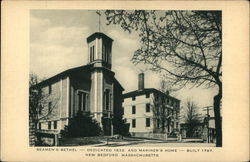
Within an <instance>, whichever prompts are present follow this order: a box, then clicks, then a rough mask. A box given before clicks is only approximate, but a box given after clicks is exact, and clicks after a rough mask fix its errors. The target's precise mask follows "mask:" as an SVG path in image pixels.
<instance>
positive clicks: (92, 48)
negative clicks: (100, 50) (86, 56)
mask: <svg viewBox="0 0 250 162" xmlns="http://www.w3.org/2000/svg"><path fill="white" fill-rule="evenodd" d="M94 57H95V46H92V47H90V62H92V61H94Z"/></svg>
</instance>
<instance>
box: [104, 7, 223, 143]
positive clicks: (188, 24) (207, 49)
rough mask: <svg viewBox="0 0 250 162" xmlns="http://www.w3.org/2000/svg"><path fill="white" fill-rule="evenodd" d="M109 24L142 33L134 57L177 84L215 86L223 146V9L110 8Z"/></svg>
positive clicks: (218, 136) (218, 140)
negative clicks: (151, 9)
mask: <svg viewBox="0 0 250 162" xmlns="http://www.w3.org/2000/svg"><path fill="white" fill-rule="evenodd" d="M105 14H106V17H107V24H108V25H109V24H120V25H121V27H122V28H123V29H124V30H125V31H128V32H131V31H133V30H134V31H137V32H138V33H139V37H140V41H141V47H140V49H138V50H137V51H135V53H134V56H133V58H132V62H133V63H134V64H138V63H144V64H148V65H150V66H151V70H154V71H159V72H161V73H162V74H163V75H165V78H166V79H167V80H168V81H169V82H170V83H172V85H174V86H178V87H179V88H183V87H185V86H186V85H188V84H191V85H193V86H197V87H198V86H201V85H202V86H205V87H206V88H211V87H216V88H217V89H218V93H217V95H216V96H214V114H215V127H216V146H217V147H221V146H222V127H221V115H220V102H221V98H222V81H221V77H222V70H221V68H222V23H221V11H166V12H162V11H145V10H135V11H134V10H133V11H132V10H131V11H125V10H107V11H106V12H105Z"/></svg>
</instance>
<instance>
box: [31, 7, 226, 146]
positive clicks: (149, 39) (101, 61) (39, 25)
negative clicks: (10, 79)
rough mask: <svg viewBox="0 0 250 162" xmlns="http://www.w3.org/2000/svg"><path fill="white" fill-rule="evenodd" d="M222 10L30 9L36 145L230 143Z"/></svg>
mask: <svg viewBox="0 0 250 162" xmlns="http://www.w3.org/2000/svg"><path fill="white" fill-rule="evenodd" d="M222 19H223V18H222V11H221V10H77V9H74V10H73V9H72V10H66V9H65V10H63V9H58V10H54V9H42V10H41V9H32V10H30V44H29V45H30V46H29V49H30V53H29V59H30V65H29V146H74V147H84V146H88V147H122V146H129V147H222V146H223V143H222V141H223V127H222V122H223V120H222V119H223V113H222V112H223V104H222V96H223V95H222V85H223V84H222V65H223V64H222V58H223V51H222V30H223V27H222Z"/></svg>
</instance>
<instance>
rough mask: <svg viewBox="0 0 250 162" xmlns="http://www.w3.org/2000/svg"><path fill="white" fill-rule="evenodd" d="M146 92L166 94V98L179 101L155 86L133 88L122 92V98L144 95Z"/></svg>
mask: <svg viewBox="0 0 250 162" xmlns="http://www.w3.org/2000/svg"><path fill="white" fill-rule="evenodd" d="M148 93H157V94H161V95H163V96H166V97H168V98H171V99H173V100H176V101H180V100H179V99H177V98H175V97H172V96H170V95H167V94H165V93H163V92H161V91H159V90H157V89H155V88H144V89H143V90H135V91H131V92H128V93H124V94H123V98H129V97H134V96H141V95H144V94H148Z"/></svg>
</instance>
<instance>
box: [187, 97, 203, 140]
mask: <svg viewBox="0 0 250 162" xmlns="http://www.w3.org/2000/svg"><path fill="white" fill-rule="evenodd" d="M183 117H184V119H185V123H186V125H187V136H188V137H193V136H194V131H195V130H196V128H197V127H198V126H199V124H200V123H201V121H202V115H201V114H200V113H199V112H198V106H197V104H196V103H194V102H193V101H191V100H190V99H189V100H188V101H187V105H186V109H185V112H184V116H183Z"/></svg>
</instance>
